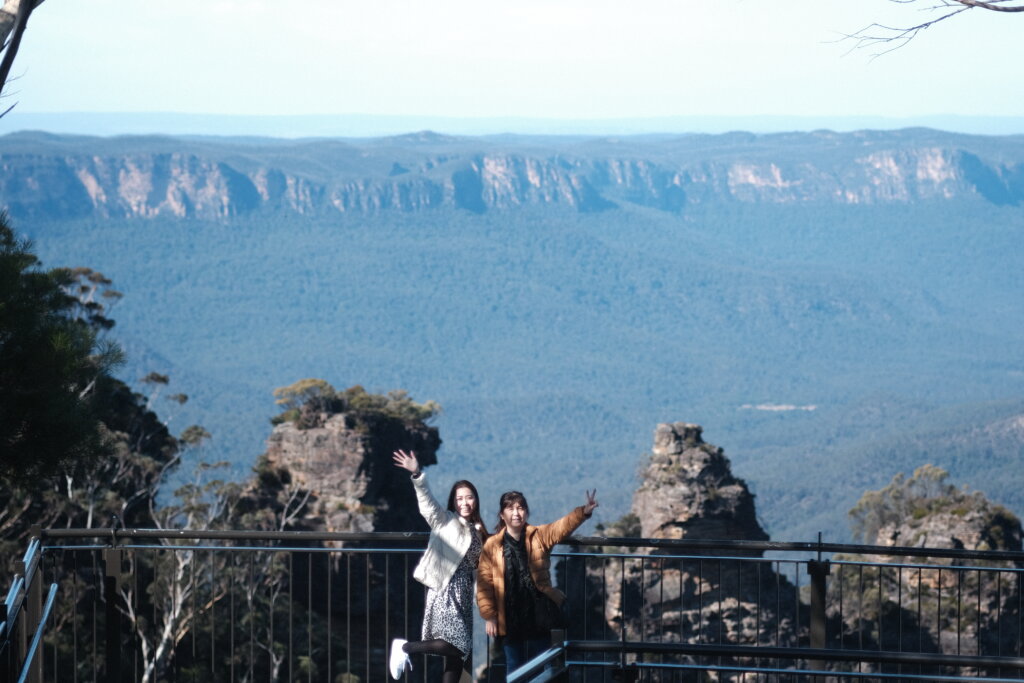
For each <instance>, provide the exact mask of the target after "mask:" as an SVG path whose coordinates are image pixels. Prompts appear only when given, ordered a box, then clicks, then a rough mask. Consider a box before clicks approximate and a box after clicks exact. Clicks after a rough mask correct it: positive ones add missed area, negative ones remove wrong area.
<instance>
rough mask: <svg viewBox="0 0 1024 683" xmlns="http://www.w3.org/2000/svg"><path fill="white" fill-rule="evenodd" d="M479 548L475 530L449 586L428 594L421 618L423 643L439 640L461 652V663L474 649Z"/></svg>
mask: <svg viewBox="0 0 1024 683" xmlns="http://www.w3.org/2000/svg"><path fill="white" fill-rule="evenodd" d="M481 548H483V544H482V543H481V542H480V535H479V534H478V533H477V532H476V530H475V529H474V530H473V540H472V542H471V543H470V545H469V550H467V551H466V554H465V556H463V558H462V562H460V563H459V566H458V567H456V569H455V574H454V575H453V576H452V578H451V581H449V582H448V585H447V586H445V587H444V588H443V589H441V590H434V589H433V588H430V589H428V590H427V607H426V610H425V611H424V614H423V640H433V639H434V638H440V639H441V640H444V641H446V642H448V643H451V644H452V645H454V646H455V647H457V648H458V649H459V650H460V651H461V652H462V656H463V659H465V658H466V657H468V656H469V653H470V652H471V651H472V649H473V607H474V605H475V597H474V595H473V575H474V574H475V573H476V564H477V561H478V560H479V559H480V550H481Z"/></svg>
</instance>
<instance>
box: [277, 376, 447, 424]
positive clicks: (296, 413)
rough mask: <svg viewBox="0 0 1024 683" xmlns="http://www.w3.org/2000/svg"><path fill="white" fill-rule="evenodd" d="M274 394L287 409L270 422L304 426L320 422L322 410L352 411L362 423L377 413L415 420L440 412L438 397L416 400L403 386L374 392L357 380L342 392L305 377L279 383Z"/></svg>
mask: <svg viewBox="0 0 1024 683" xmlns="http://www.w3.org/2000/svg"><path fill="white" fill-rule="evenodd" d="M274 396H275V397H276V399H277V403H278V405H282V406H284V407H285V411H284V412H282V413H281V414H279V415H276V416H275V417H273V418H271V423H272V424H275V425H277V424H281V423H283V422H295V423H296V425H298V426H299V427H300V428H303V429H306V428H309V427H315V426H319V425H320V421H321V415H322V414H323V413H349V414H351V415H352V416H353V417H355V418H356V419H357V420H358V421H359V422H361V423H363V424H365V422H366V421H367V420H372V419H374V418H378V417H384V418H390V419H395V420H399V421H401V422H404V423H406V424H413V423H417V422H427V421H428V420H430V419H431V418H432V417H434V416H435V415H437V414H439V413H440V412H441V406H440V405H438V404H437V403H436V402H435V401H426V402H425V403H416V402H415V401H413V400H412V399H411V398H410V397H409V394H408V392H406V391H403V390H401V389H399V390H394V391H389V392H388V393H387V394H371V393H369V392H367V391H366V389H364V388H363V387H362V386H360V385H358V384H357V385H355V386H352V387H349V388H348V389H345V390H344V391H340V392H339V391H335V389H334V387H332V386H331V385H330V384H328V383H327V382H325V381H324V380H322V379H302V380H299V381H298V382H295V383H294V384H291V385H289V386H287V387H279V388H277V389H274Z"/></svg>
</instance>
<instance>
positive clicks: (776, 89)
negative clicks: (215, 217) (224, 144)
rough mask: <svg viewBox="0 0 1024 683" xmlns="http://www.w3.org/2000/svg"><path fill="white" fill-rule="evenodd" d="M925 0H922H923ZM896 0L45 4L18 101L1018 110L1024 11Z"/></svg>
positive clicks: (590, 109) (531, 112) (221, 109)
mask: <svg viewBox="0 0 1024 683" xmlns="http://www.w3.org/2000/svg"><path fill="white" fill-rule="evenodd" d="M925 2H927V0H925ZM923 18H926V15H925V13H924V12H922V10H921V9H919V8H918V6H917V5H916V4H912V5H907V4H898V3H895V2H892V1H891V0H636V1H634V2H624V1H622V0H619V1H616V2H612V1H609V0H516V1H515V2H507V1H506V2H497V1H494V0H433V1H413V0H369V1H368V0H359V1H358V2H357V1H353V0H293V1H291V2H282V1H281V0H273V1H271V0H174V1H173V2H169V1H167V0H161V1H157V0H88V1H85V0H47V1H46V2H45V3H44V4H43V5H41V6H40V7H39V9H37V10H36V12H35V14H33V16H32V20H31V22H30V25H29V30H28V33H27V34H26V38H25V42H24V44H23V46H22V50H21V52H20V54H19V56H18V60H17V62H16V63H15V68H14V73H15V75H17V76H18V80H17V81H16V82H14V83H13V85H12V86H11V88H10V90H11V91H12V93H13V94H12V95H10V96H9V97H10V98H11V99H14V100H17V102H18V105H17V111H18V112H19V114H24V113H33V112H179V113H193V114H221V115H244V116H281V115H309V114H330V115H335V114H371V115H391V116H440V117H461V118H487V117H524V118H546V119H576V120H594V119H597V120H600V119H615V118H657V117H687V116H753V117H763V116H826V117H828V116H833V117H835V116H882V117H894V118H907V117H920V116H929V115H950V114H954V115H961V116H989V117H992V116H998V117H1024V89H1022V88H1020V87H1019V84H1017V83H1015V82H1014V78H1013V76H1012V69H1010V68H1009V67H1008V65H1012V64H1019V63H1020V62H1021V57H1024V40H1020V35H1019V34H1020V33H1021V31H1022V30H1024V16H1022V15H1017V14H1004V13H996V12H988V11H984V10H972V11H968V12H964V13H963V14H962V15H960V16H958V17H955V18H953V19H952V20H949V21H946V22H943V23H941V24H939V25H937V26H935V27H933V28H931V29H929V30H928V31H926V32H925V33H923V34H922V35H920V36H919V37H918V38H916V39H915V40H914V41H913V42H911V43H910V44H909V45H907V46H905V47H903V48H901V49H898V50H895V51H892V52H890V53H888V54H885V55H882V56H877V57H875V56H874V55H875V54H876V53H877V52H878V49H860V50H858V49H852V48H853V43H851V42H849V41H843V40H841V38H842V36H843V34H846V33H853V32H855V31H856V30H858V29H860V28H862V27H864V26H866V25H868V24H870V23H872V22H876V21H877V22H883V23H890V24H893V25H908V24H912V23H917V22H919V21H921V20H922V19H923ZM1022 132H1024V131H1022Z"/></svg>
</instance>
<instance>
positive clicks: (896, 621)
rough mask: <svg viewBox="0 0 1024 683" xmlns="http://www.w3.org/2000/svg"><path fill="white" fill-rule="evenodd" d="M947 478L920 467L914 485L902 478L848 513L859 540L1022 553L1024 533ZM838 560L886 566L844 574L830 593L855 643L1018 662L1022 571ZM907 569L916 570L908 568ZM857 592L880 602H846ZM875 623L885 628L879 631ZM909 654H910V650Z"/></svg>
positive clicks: (932, 561)
mask: <svg viewBox="0 0 1024 683" xmlns="http://www.w3.org/2000/svg"><path fill="white" fill-rule="evenodd" d="M948 477H949V475H948V473H947V472H946V471H945V470H942V469H941V468H938V467H935V466H932V465H924V466H922V467H919V468H918V469H917V470H916V471H915V472H914V474H913V476H911V477H909V478H907V477H904V476H903V475H902V474H900V475H897V476H896V477H895V478H894V479H893V481H892V482H891V483H890V484H889V485H887V486H886V487H885V488H883V489H881V490H880V491H869V492H867V493H865V494H864V497H863V498H862V499H861V501H860V502H859V503H858V504H857V506H856V507H855V508H854V509H853V510H852V511H851V516H852V518H853V520H854V525H855V530H856V531H857V532H858V534H859V536H860V537H861V540H863V541H864V542H866V543H868V544H871V545H879V546H903V547H910V548H916V547H921V548H924V547H927V548H952V549H967V550H980V551H987V550H1009V551H1020V550H1021V523H1020V520H1019V519H1018V518H1017V517H1016V516H1015V515H1014V514H1013V513H1011V512H1009V511H1008V510H1006V509H1005V508H1003V507H1002V506H1000V505H996V504H995V503H993V502H992V501H990V500H988V498H986V496H985V495H984V494H982V493H981V492H978V491H968V490H966V489H959V488H957V487H955V486H953V485H952V484H951V483H949V482H948ZM836 559H837V560H842V561H848V562H857V561H863V560H866V561H869V562H884V563H887V564H888V566H886V567H884V568H882V569H873V570H872V571H866V570H864V569H861V568H858V566H857V565H856V564H851V565H845V566H844V565H838V566H837V567H836V568H835V569H834V570H833V578H832V580H831V582H830V585H829V591H830V599H829V606H830V607H829V613H830V616H831V617H832V618H833V619H841V620H842V621H841V627H842V630H843V637H844V639H846V640H847V641H849V642H858V641H860V640H863V639H865V638H866V639H867V640H868V641H869V643H870V647H875V646H877V645H876V643H877V641H878V640H879V639H880V640H881V642H882V644H883V646H885V647H887V648H890V649H897V648H899V646H900V644H901V642H902V643H903V644H905V645H904V646H903V647H902V649H905V650H912V651H916V650H919V649H920V650H923V651H926V652H945V653H955V652H961V653H964V654H982V655H996V654H1007V653H1010V652H1015V651H1016V648H1017V647H1018V641H1019V637H1020V633H1021V630H1020V623H1021V622H1020V617H1021V612H1020V606H1021V595H1022V594H1021V582H1020V575H1019V573H1018V572H1017V570H1019V569H1020V568H1021V566H1022V565H1021V563H1017V562H1010V561H993V560H978V559H972V560H967V561H964V560H959V559H942V558H928V559H927V560H924V562H927V564H928V565H931V566H933V567H934V566H936V565H937V566H939V567H948V569H933V568H928V569H922V568H918V567H915V566H914V564H915V563H916V562H918V561H919V560H918V558H914V557H909V558H907V557H904V558H902V559H900V558H893V557H878V556H866V557H864V556H849V557H837V558H836ZM904 565H910V566H904ZM854 590H862V591H866V593H867V594H870V595H872V596H873V597H874V599H873V600H871V601H869V602H868V603H867V604H857V605H856V608H854V605H853V604H852V603H851V602H850V601H847V602H846V605H845V609H844V608H843V601H842V600H840V595H841V593H842V592H843V591H846V592H847V594H848V595H852V594H854ZM879 621H880V622H881V623H882V624H883V626H882V627H879V626H878V623H879ZM907 644H909V645H907Z"/></svg>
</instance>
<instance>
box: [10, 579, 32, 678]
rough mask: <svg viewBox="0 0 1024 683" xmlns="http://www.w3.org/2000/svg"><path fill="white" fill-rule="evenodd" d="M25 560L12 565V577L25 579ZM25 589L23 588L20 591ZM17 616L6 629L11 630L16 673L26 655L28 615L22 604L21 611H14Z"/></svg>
mask: <svg viewBox="0 0 1024 683" xmlns="http://www.w3.org/2000/svg"><path fill="white" fill-rule="evenodd" d="M26 569H27V567H26V566H25V560H23V559H22V560H17V561H16V562H15V563H14V576H15V577H18V576H20V577H22V578H25V570H26ZM25 590H26V588H25V587H24V586H23V587H22V591H25ZM15 611H16V612H17V614H16V615H15V617H14V623H13V624H9V625H8V628H9V629H12V630H13V634H14V638H13V639H12V641H13V642H11V653H12V654H13V655H14V662H15V667H14V670H15V671H18V670H19V669H20V668H21V665H22V662H24V661H25V655H27V654H28V633H29V624H28V615H27V614H26V612H25V604H24V603H22V605H21V609H17V610H15Z"/></svg>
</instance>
